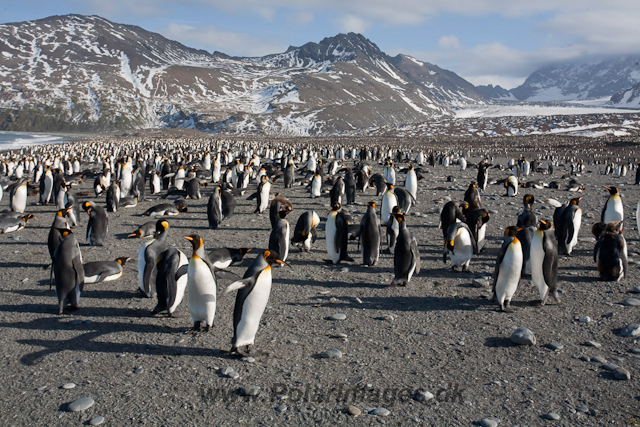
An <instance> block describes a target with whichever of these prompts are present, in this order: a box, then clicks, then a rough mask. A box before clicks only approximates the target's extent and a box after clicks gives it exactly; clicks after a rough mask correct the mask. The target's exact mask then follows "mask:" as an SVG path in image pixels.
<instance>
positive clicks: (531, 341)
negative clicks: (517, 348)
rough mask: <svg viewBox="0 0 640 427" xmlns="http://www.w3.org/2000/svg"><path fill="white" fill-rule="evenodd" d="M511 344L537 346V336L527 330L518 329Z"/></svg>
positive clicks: (512, 335) (512, 337) (513, 334)
mask: <svg viewBox="0 0 640 427" xmlns="http://www.w3.org/2000/svg"><path fill="white" fill-rule="evenodd" d="M511 342H513V343H515V344H518V345H535V344H536V336H535V335H534V334H533V332H531V331H530V330H529V329H527V328H518V329H516V331H515V332H514V333H512V334H511Z"/></svg>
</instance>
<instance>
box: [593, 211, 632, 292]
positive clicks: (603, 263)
mask: <svg viewBox="0 0 640 427" xmlns="http://www.w3.org/2000/svg"><path fill="white" fill-rule="evenodd" d="M593 259H594V261H595V262H596V265H597V266H598V273H599V274H600V280H604V281H609V282H615V281H620V280H621V279H622V278H624V277H626V276H627V274H628V273H627V272H628V271H629V260H628V257H627V241H626V240H625V238H624V236H623V235H622V223H621V222H619V221H613V222H609V223H607V224H606V225H605V227H604V231H603V232H602V234H601V235H600V237H599V238H598V241H597V242H596V246H595V248H594V250H593Z"/></svg>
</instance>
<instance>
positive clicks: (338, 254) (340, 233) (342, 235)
mask: <svg viewBox="0 0 640 427" xmlns="http://www.w3.org/2000/svg"><path fill="white" fill-rule="evenodd" d="M325 240H326V242H327V254H329V258H330V262H331V263H333V264H338V263H340V261H353V259H352V258H351V257H349V255H348V254H347V247H348V244H349V223H348V221H347V218H346V216H345V214H344V212H342V210H341V208H340V205H339V204H335V205H333V208H332V209H331V211H330V212H329V214H328V215H327V221H326V223H325Z"/></svg>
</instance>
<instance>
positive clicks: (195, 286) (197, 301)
mask: <svg viewBox="0 0 640 427" xmlns="http://www.w3.org/2000/svg"><path fill="white" fill-rule="evenodd" d="M185 239H187V240H189V241H190V242H191V246H192V247H193V254H192V255H191V258H190V259H189V267H188V268H187V287H188V288H189V293H188V302H189V312H190V313H191V319H192V320H193V330H194V331H199V330H200V327H201V322H205V331H206V332H209V330H210V329H211V327H212V326H213V320H214V318H215V315H216V278H215V275H214V270H213V265H211V261H209V257H208V256H207V254H206V253H205V251H204V244H203V241H202V237H200V236H199V235H197V234H192V235H191V236H185Z"/></svg>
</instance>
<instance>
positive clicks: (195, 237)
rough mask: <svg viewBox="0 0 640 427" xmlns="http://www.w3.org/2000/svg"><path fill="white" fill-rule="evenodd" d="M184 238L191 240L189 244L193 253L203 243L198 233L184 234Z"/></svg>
mask: <svg viewBox="0 0 640 427" xmlns="http://www.w3.org/2000/svg"><path fill="white" fill-rule="evenodd" d="M184 238H185V239H187V240H188V241H190V242H191V246H192V247H193V253H194V254H195V253H196V252H197V251H198V249H200V248H201V247H202V245H203V244H204V242H203V240H202V237H200V235H199V234H192V235H190V236H184Z"/></svg>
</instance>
